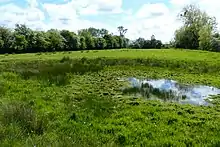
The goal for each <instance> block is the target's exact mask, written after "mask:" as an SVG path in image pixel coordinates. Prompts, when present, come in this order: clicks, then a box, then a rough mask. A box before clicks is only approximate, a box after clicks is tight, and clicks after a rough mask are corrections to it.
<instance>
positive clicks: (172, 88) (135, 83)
mask: <svg viewBox="0 0 220 147" xmlns="http://www.w3.org/2000/svg"><path fill="white" fill-rule="evenodd" d="M127 80H128V81H129V82H130V84H131V87H130V88H127V89H126V90H127V91H126V90H125V89H124V92H125V93H129V92H130V93H139V94H141V95H142V96H144V97H147V98H149V99H161V100H165V101H178V102H179V103H181V104H194V105H210V103H209V102H208V101H207V100H208V99H209V100H210V101H211V98H210V96H211V95H218V94H220V89H217V88H215V87H211V86H203V85H183V84H179V83H178V82H176V81H174V80H167V79H160V80H140V79H136V78H128V79H127Z"/></svg>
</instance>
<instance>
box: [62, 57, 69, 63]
mask: <svg viewBox="0 0 220 147" xmlns="http://www.w3.org/2000/svg"><path fill="white" fill-rule="evenodd" d="M69 61H71V58H70V57H69V56H64V57H63V58H62V59H61V60H60V62H61V63H64V62H69Z"/></svg>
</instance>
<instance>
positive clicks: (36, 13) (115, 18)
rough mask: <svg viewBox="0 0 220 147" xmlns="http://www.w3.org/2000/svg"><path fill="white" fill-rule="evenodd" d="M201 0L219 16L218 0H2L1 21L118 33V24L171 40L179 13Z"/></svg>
mask: <svg viewBox="0 0 220 147" xmlns="http://www.w3.org/2000/svg"><path fill="white" fill-rule="evenodd" d="M192 2H194V3H201V5H202V6H203V7H204V8H205V10H207V11H209V12H210V13H212V14H215V15H217V18H218V16H220V14H219V12H218V10H219V9H220V2H219V1H216V0H181V1H180V0H0V15H1V17H0V24H1V25H6V26H8V27H14V25H15V23H24V24H26V25H27V26H29V27H31V28H33V29H41V30H48V29H50V28H57V29H69V30H72V31H76V30H78V29H82V28H87V27H97V28H106V29H108V30H109V31H110V32H113V33H114V34H117V26H119V25H123V26H124V27H126V28H128V33H127V34H126V37H128V38H130V39H136V38H138V37H144V38H150V36H151V35H152V34H154V35H155V36H156V38H157V39H161V40H162V41H163V42H167V41H170V40H171V39H172V37H173V34H174V31H175V30H176V29H177V28H178V27H180V25H181V24H180V22H178V21H177V19H176V15H177V14H178V12H179V11H180V10H181V8H182V7H183V6H184V5H185V4H188V3H192Z"/></svg>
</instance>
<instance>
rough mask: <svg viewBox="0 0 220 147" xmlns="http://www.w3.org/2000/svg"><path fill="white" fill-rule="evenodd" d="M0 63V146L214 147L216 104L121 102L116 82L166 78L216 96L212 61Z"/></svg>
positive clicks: (176, 57) (190, 56)
mask: <svg viewBox="0 0 220 147" xmlns="http://www.w3.org/2000/svg"><path fill="white" fill-rule="evenodd" d="M67 56H68V57H67ZM1 57H2V58H1V63H0V67H1V70H0V71H1V72H0V96H1V98H0V114H2V115H0V146H18V147H19V146H21V147H23V146H35V145H36V146H63V147H66V146H94V147H98V146H106V147H109V146H114V147H115V146H134V145H136V146H219V145H220V137H219V136H220V117H219V116H220V105H219V100H218V97H216V105H214V106H193V105H181V104H178V103H169V102H160V101H149V100H146V99H143V98H141V97H133V96H130V95H127V94H123V92H122V91H121V88H122V87H124V86H125V85H126V83H124V82H121V81H119V80H118V78H124V77H137V78H154V79H160V78H169V79H173V80H177V81H178V82H180V83H189V84H204V85H212V86H216V87H219V88H220V74H219V73H220V71H219V70H218V69H220V65H218V63H219V62H220V56H219V55H218V53H209V52H200V51H180V50H148V51H143V50H140V51H138V50H132V51H127V50H125V51H113V50H110V51H89V52H83V53H81V52H71V53H68V52H67V53H56V54H24V55H8V56H7V57H6V56H4V55H2V56H1ZM106 57H109V58H106ZM39 59H40V60H39ZM183 61H184V62H183Z"/></svg>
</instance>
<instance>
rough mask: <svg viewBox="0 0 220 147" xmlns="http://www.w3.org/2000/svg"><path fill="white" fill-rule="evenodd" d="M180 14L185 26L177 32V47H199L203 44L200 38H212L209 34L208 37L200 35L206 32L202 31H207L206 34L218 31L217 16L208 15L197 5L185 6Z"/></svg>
mask: <svg viewBox="0 0 220 147" xmlns="http://www.w3.org/2000/svg"><path fill="white" fill-rule="evenodd" d="M179 16H180V19H181V20H182V22H183V26H182V27H181V28H180V29H179V30H177V31H176V32H175V44H176V47H181V48H191V49H198V48H201V47H199V46H200V45H202V44H203V43H199V42H200V40H206V41H207V40H208V39H209V41H210V40H211V38H209V37H208V35H206V36H207V37H208V38H206V39H205V38H204V37H203V38H201V37H200V36H201V35H202V34H204V33H203V32H202V31H206V34H213V33H214V32H215V31H216V26H217V23H216V19H215V17H210V16H208V14H207V13H206V12H203V11H201V10H200V9H199V7H198V6H196V5H187V6H185V7H184V8H183V9H182V11H181V14H180V15H179ZM205 28H206V29H205ZM207 28H209V29H207ZM207 31H209V32H207ZM199 38H200V39H199Z"/></svg>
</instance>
